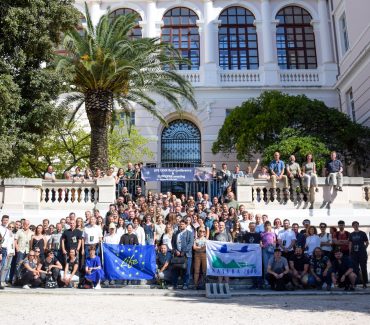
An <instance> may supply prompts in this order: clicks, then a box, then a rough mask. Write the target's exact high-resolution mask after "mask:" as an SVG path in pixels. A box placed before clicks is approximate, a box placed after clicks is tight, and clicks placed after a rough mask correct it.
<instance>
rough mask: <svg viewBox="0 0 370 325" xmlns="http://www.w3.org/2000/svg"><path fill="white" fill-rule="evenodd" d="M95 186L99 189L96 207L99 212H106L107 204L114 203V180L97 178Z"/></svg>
mask: <svg viewBox="0 0 370 325" xmlns="http://www.w3.org/2000/svg"><path fill="white" fill-rule="evenodd" d="M96 185H97V187H98V189H99V200H98V203H97V204H96V207H97V208H98V209H99V210H106V209H107V207H109V204H111V203H114V201H115V199H116V182H115V180H114V178H108V177H103V178H98V179H97V180H96Z"/></svg>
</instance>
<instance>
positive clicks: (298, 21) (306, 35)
mask: <svg viewBox="0 0 370 325" xmlns="http://www.w3.org/2000/svg"><path fill="white" fill-rule="evenodd" d="M276 19H277V20H278V21H279V24H278V26H277V30H276V46H277V55H278V63H279V67H280V68H281V69H316V68H317V59H316V46H315V34H314V32H313V27H312V26H311V24H310V23H311V20H312V17H311V15H310V14H309V13H308V12H307V10H305V9H303V8H301V7H297V6H289V7H285V8H283V9H281V10H280V11H279V12H278V14H277V15H276ZM328 46H329V44H328Z"/></svg>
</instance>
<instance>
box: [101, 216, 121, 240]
mask: <svg viewBox="0 0 370 325" xmlns="http://www.w3.org/2000/svg"><path fill="white" fill-rule="evenodd" d="M120 239H121V237H120V236H119V235H118V234H117V233H116V225H115V224H114V223H113V222H111V223H110V224H109V233H108V234H106V235H105V236H104V239H103V242H104V243H106V244H114V245H118V244H119V241H120Z"/></svg>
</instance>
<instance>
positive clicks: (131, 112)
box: [117, 111, 135, 125]
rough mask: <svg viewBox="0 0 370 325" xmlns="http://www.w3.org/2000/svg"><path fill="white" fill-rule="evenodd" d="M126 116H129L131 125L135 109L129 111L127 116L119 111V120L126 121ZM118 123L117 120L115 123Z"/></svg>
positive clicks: (133, 122)
mask: <svg viewBox="0 0 370 325" xmlns="http://www.w3.org/2000/svg"><path fill="white" fill-rule="evenodd" d="M127 118H129V120H130V124H131V125H135V111H130V113H129V117H127V116H126V114H125V113H120V119H121V121H126V120H127ZM118 124H119V121H117V125H118Z"/></svg>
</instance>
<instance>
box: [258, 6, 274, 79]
mask: <svg viewBox="0 0 370 325" xmlns="http://www.w3.org/2000/svg"><path fill="white" fill-rule="evenodd" d="M261 14H262V21H256V22H255V24H256V26H257V33H258V38H260V37H262V45H263V48H262V49H261V48H259V51H263V61H262V62H260V67H261V70H263V71H264V84H265V85H268V86H270V85H277V84H279V76H278V65H277V54H276V46H274V44H275V40H274V37H275V35H276V24H277V22H276V21H275V20H272V17H271V3H270V0H262V1H261Z"/></svg>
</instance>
